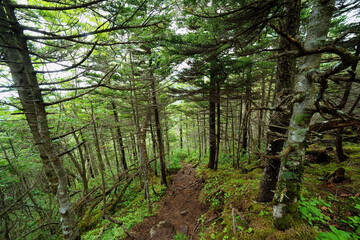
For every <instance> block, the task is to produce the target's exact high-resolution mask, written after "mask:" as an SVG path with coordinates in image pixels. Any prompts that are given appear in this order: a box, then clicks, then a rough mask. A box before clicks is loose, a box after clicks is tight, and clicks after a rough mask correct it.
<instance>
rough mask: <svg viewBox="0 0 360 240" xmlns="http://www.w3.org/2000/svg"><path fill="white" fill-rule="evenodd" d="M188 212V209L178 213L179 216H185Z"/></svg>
mask: <svg viewBox="0 0 360 240" xmlns="http://www.w3.org/2000/svg"><path fill="white" fill-rule="evenodd" d="M188 213H189V210H187V209H186V210H184V211H182V212H181V213H180V215H181V216H186V215H187V214H188Z"/></svg>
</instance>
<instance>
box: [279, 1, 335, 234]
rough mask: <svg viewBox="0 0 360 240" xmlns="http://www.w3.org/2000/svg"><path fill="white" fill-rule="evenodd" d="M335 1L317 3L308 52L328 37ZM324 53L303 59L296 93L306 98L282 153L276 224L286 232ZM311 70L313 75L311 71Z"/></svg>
mask: <svg viewBox="0 0 360 240" xmlns="http://www.w3.org/2000/svg"><path fill="white" fill-rule="evenodd" d="M334 5H335V0H327V1H322V0H317V1H314V4H313V7H312V12H311V14H310V19H309V24H308V27H307V34H306V39H305V43H304V47H305V49H306V50H313V49H316V48H318V47H319V46H321V44H323V42H324V41H325V39H326V37H327V33H328V30H329V26H330V20H331V16H332V12H333V9H334ZM320 63H321V54H314V55H309V56H305V57H302V58H301V59H300V63H299V68H298V74H297V76H296V77H295V85H294V86H295V92H297V93H298V94H299V95H300V96H303V97H302V98H301V99H298V101H297V102H296V103H295V104H294V106H293V113H292V117H291V120H290V126H289V133H288V140H287V142H286V144H285V146H286V148H285V149H284V152H283V154H281V168H280V173H279V182H278V186H277V190H276V192H275V196H274V207H273V217H274V225H275V227H277V228H278V229H281V230H284V229H286V228H289V227H291V226H292V224H293V216H295V215H296V214H294V213H296V211H297V209H298V206H299V203H298V199H299V198H300V190H301V185H302V178H303V172H304V162H305V148H306V135H307V133H308V131H309V125H310V120H311V117H312V115H313V113H314V112H315V109H314V108H315V107H314V103H315V100H316V94H317V91H318V89H317V87H316V85H315V79H316V76H317V74H320V73H319V67H320ZM310 70H311V74H309V71H310Z"/></svg>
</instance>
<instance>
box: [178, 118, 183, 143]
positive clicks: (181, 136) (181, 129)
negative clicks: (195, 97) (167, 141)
mask: <svg viewBox="0 0 360 240" xmlns="http://www.w3.org/2000/svg"><path fill="white" fill-rule="evenodd" d="M182 121H183V119H182V113H180V126H179V132H180V149H182V148H183V128H182Z"/></svg>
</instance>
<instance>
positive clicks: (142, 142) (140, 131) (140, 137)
mask: <svg viewBox="0 0 360 240" xmlns="http://www.w3.org/2000/svg"><path fill="white" fill-rule="evenodd" d="M130 65H131V74H132V87H133V89H136V83H135V73H134V65H133V62H132V57H131V54H130ZM131 104H132V109H133V115H134V122H135V126H136V132H137V137H136V139H137V146H138V147H139V150H138V154H139V159H140V168H141V170H142V175H143V178H144V192H145V198H146V200H147V203H148V210H149V213H151V212H152V205H151V200H150V190H149V180H148V169H147V157H148V156H147V152H146V127H147V124H148V121H149V116H150V115H149V113H147V114H146V116H145V119H144V120H143V123H142V124H141V126H140V122H139V121H140V118H139V106H138V100H137V97H136V92H135V90H133V91H131ZM134 141H135V138H134Z"/></svg>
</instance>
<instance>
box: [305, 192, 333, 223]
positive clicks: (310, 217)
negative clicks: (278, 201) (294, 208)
mask: <svg viewBox="0 0 360 240" xmlns="http://www.w3.org/2000/svg"><path fill="white" fill-rule="evenodd" d="M300 205H301V206H300V207H299V211H300V213H301V217H302V218H303V219H305V220H306V221H307V222H308V223H309V224H310V225H314V223H322V224H326V223H327V221H328V220H330V217H329V216H327V215H325V214H323V213H322V212H321V210H320V209H319V208H318V207H322V206H324V207H326V209H327V210H328V211H329V212H330V213H331V212H332V210H331V209H330V207H331V205H330V204H328V203H326V202H325V201H324V200H323V199H322V198H317V199H305V198H304V197H303V196H301V198H300Z"/></svg>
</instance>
